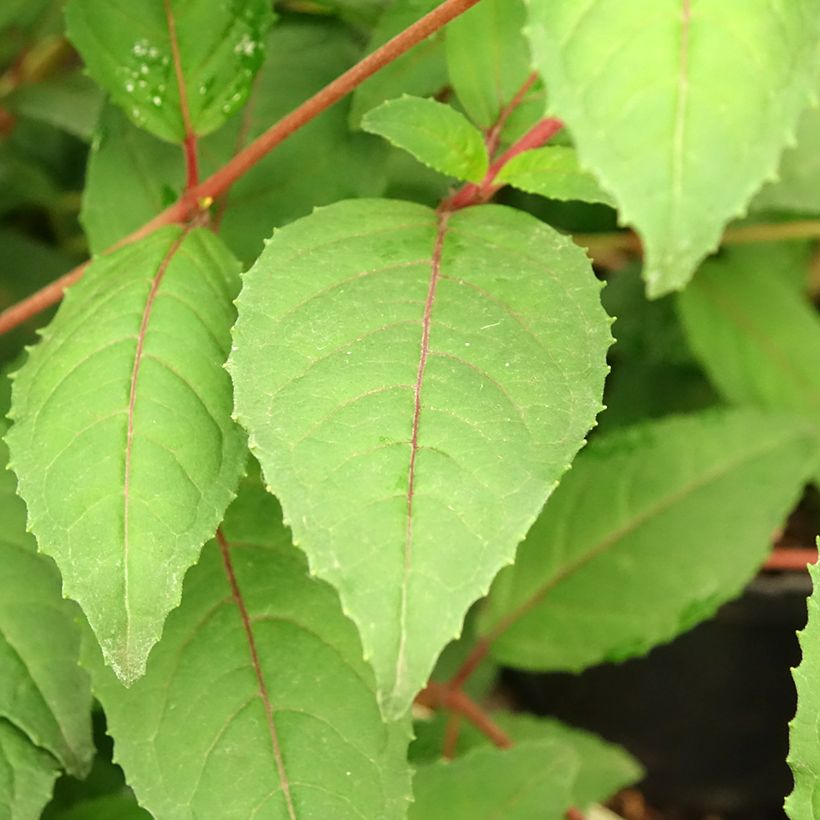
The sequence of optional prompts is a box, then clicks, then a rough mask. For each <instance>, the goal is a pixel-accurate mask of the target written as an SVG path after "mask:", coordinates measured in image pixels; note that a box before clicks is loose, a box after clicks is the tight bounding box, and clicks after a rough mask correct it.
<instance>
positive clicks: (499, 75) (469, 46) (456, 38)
mask: <svg viewBox="0 0 820 820" xmlns="http://www.w3.org/2000/svg"><path fill="white" fill-rule="evenodd" d="M526 19H527V15H526V9H525V8H524V3H523V2H522V0H482V2H481V3H479V4H478V5H477V6H474V7H473V8H471V9H470V10H469V11H468V12H466V13H465V14H462V15H461V16H459V17H457V18H456V19H455V20H453V21H452V22H451V23H450V24H449V25H448V26H447V33H446V44H447V71H448V74H449V76H450V83H451V85H452V86H453V89H454V90H455V92H456V96H457V97H458V101H459V102H460V103H461V104H462V105H463V106H464V110H465V111H466V112H467V114H468V116H469V117H470V119H472V121H473V122H474V123H476V125H478V126H480V127H481V128H489V127H490V126H492V125H495V123H496V121H497V120H498V117H499V115H500V114H501V111H502V110H503V109H504V108H505V107H506V106H507V105H508V104H509V103H510V102H512V100H513V98H514V97H515V95H516V94H517V93H518V91H519V89H520V88H521V86H522V85H523V84H524V83H525V82H526V80H527V77H528V76H529V74H530V73H531V72H532V68H531V66H530V51H529V46H528V44H527V40H526V38H525V37H524V34H523V33H522V31H521V30H522V28H523V27H524V23H525V22H526Z"/></svg>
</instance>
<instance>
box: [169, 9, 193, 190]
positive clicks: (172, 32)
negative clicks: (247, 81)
mask: <svg viewBox="0 0 820 820" xmlns="http://www.w3.org/2000/svg"><path fill="white" fill-rule="evenodd" d="M164 3H165V19H166V21H167V23H168V37H169V39H170V41H171V56H172V57H173V60H174V74H175V75H176V79H177V89H178V91H179V110H180V113H181V114H182V125H183V128H184V129H185V139H184V141H183V143H182V147H183V150H184V152H185V168H186V172H187V174H186V183H185V190H186V191H190V190H191V189H192V188H196V186H197V185H199V159H198V157H197V148H196V139H197V138H196V132H195V131H194V128H193V125H192V124H191V109H190V108H189V107H188V90H187V88H186V86H185V77H184V75H183V73H182V58H181V57H180V54H179V39H178V37H177V24H176V20H175V19H174V11H173V9H172V8H171V0H164Z"/></svg>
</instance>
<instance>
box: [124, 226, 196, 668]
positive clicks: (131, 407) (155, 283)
mask: <svg viewBox="0 0 820 820" xmlns="http://www.w3.org/2000/svg"><path fill="white" fill-rule="evenodd" d="M189 231H190V229H187V230H184V231H182V233H180V235H179V236H178V237H177V238H176V239H175V240H174V241H173V242H172V243H171V245H170V247H169V248H168V250H167V252H166V253H165V256H164V257H163V258H162V261H161V262H160V264H159V267H158V268H157V272H156V273H155V274H154V278H153V279H152V281H151V290H150V291H149V293H148V298H147V299H146V302H145V308H144V309H143V311H142V320H141V321H140V328H139V332H138V334H137V347H136V351H135V352H134V366H133V368H132V370H131V386H130V389H129V395H128V432H127V435H126V441H125V467H124V476H123V592H124V594H123V598H124V602H125V657H126V660H127V661H130V652H131V602H130V596H129V578H128V575H129V573H128V560H129V548H130V537H129V524H130V506H131V458H132V454H133V449H134V412H135V408H136V404H137V382H138V381H139V375H140V368H141V366H142V360H143V352H144V348H145V337H146V334H147V332H148V324H149V322H150V321H151V311H152V310H153V307H154V302H155V301H156V298H157V294H158V292H159V287H160V285H161V284H162V280H163V278H164V277H165V272H166V271H167V270H168V265H170V263H171V260H172V259H173V257H174V255H175V254H176V252H177V251H178V250H179V247H180V245H182V243H183V241H184V240H185V237H186V236H187V235H188V233H189Z"/></svg>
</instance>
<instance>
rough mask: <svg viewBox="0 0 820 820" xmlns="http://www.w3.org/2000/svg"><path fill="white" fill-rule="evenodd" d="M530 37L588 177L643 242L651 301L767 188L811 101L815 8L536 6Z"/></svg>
mask: <svg viewBox="0 0 820 820" xmlns="http://www.w3.org/2000/svg"><path fill="white" fill-rule="evenodd" d="M528 32H529V37H530V43H531V46H532V50H533V55H534V58H535V62H536V64H537V65H538V67H539V69H540V70H541V72H542V74H543V76H544V79H545V82H546V84H547V86H548V87H549V89H550V97H551V103H552V105H553V106H554V109H555V112H556V114H557V116H559V117H561V118H562V119H564V120H566V122H567V125H568V127H569V128H570V130H571V131H572V133H573V136H574V138H575V141H576V145H577V147H578V151H579V155H580V156H581V159H582V161H583V163H584V165H585V166H587V167H589V168H590V169H591V170H592V171H593V172H595V174H596V176H597V177H598V178H599V179H600V180H601V184H602V186H603V187H604V189H605V190H607V191H609V192H611V193H612V194H613V195H614V196H615V198H616V200H617V201H618V203H619V205H620V206H621V216H622V218H623V220H624V221H625V222H626V223H629V224H633V225H635V227H636V228H637V230H638V232H639V233H640V234H641V236H642V238H643V240H644V246H645V248H646V269H645V277H646V281H647V289H648V292H649V294H650V296H660V295H662V294H664V293H667V292H669V291H671V290H679V289H681V288H682V287H683V286H684V285H685V284H686V282H687V281H688V280H689V278H690V277H691V275H692V273H693V271H694V269H695V267H696V266H697V264H698V263H699V262H700V261H701V260H702V259H703V257H704V256H705V255H706V254H707V253H709V252H710V251H711V250H713V249H714V248H715V247H716V246H717V244H718V242H719V239H720V236H721V233H722V230H723V227H724V225H725V224H726V222H727V221H728V220H729V219H731V218H732V217H734V216H736V215H738V214H739V213H740V212H741V211H742V210H743V208H744V207H745V206H746V204H747V202H748V201H749V199H750V198H751V196H752V195H753V194H754V193H755V191H756V190H757V188H758V187H759V186H760V185H761V183H762V182H763V181H764V180H765V179H766V178H769V177H771V176H773V174H774V172H775V170H776V166H777V163H778V160H779V156H780V153H781V151H782V149H783V148H784V147H785V145H786V144H787V143H788V141H789V140H790V139H791V137H792V135H793V133H794V130H795V128H796V125H797V120H798V117H799V115H800V113H801V112H802V110H803V109H804V108H805V107H806V105H807V104H808V102H809V100H810V98H811V96H812V94H813V89H814V83H815V80H816V72H817V52H816V47H815V43H816V42H817V39H818V36H820V31H819V30H818V16H817V14H816V6H815V4H814V2H813V0H808V1H807V2H801V3H791V4H788V6H782V7H780V6H772V5H771V4H770V3H768V2H765V0H760V2H758V1H757V0H755V2H754V3H751V4H745V5H744V7H743V13H742V14H738V13H737V10H736V9H735V8H734V6H733V4H726V3H723V2H721V0H705V1H704V0H701V1H700V2H696V3H692V2H690V0H683V2H681V1H680V0H663V2H660V3H655V4H652V13H651V14H650V15H647V6H646V4H645V3H644V2H642V0H630V2H628V3H626V4H618V5H617V6H616V5H613V4H609V3H606V2H604V0H595V2H592V3H588V4H585V5H584V6H580V5H579V4H577V3H573V2H571V0H561V2H558V3H555V2H551V1H550V0H536V2H533V3H532V4H531V6H530V28H529V29H528ZM773 32H776V33H777V34H776V35H773ZM727 38H731V42H733V43H736V44H737V45H738V47H736V48H730V47H727V45H726V41H727ZM647 78H652V82H647ZM738 89H743V93H738ZM738 145H743V146H745V147H744V150H743V151H737V150H736V146H738ZM636 157H640V162H639V163H636V162H635V158H636ZM718 178H719V179H720V180H721V185H720V186H715V185H713V184H712V183H713V180H714V179H718Z"/></svg>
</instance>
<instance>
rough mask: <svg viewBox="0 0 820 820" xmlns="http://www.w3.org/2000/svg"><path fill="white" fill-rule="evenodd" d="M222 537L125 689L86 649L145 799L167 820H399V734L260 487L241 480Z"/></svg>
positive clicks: (402, 742) (405, 777)
mask: <svg viewBox="0 0 820 820" xmlns="http://www.w3.org/2000/svg"><path fill="white" fill-rule="evenodd" d="M222 531H223V533H224V535H223V541H222V544H221V545H220V544H219V543H217V542H211V543H209V544H208V545H207V546H206V547H205V549H204V550H203V552H202V557H201V559H200V561H199V563H198V564H197V565H196V566H195V567H194V568H193V569H192V570H191V571H190V572H189V573H188V575H187V576H186V579H185V589H184V593H183V597H182V604H181V606H180V607H179V608H178V609H177V610H175V611H174V612H172V613H171V615H170V616H169V618H168V622H167V624H166V627H165V631H164V633H163V638H162V642H161V643H159V644H158V645H157V647H156V648H155V649H154V651H153V652H152V653H151V657H150V659H149V661H148V669H147V672H146V674H145V676H144V677H143V678H142V679H141V680H139V681H137V683H135V684H134V685H133V686H132V687H130V688H128V689H126V688H124V687H123V686H122V685H121V684H120V683H119V682H118V681H117V680H116V679H115V677H114V676H113V675H112V674H111V672H110V670H108V669H106V668H105V667H104V666H103V664H102V662H101V660H100V658H99V652H98V650H97V649H96V647H95V646H94V644H93V641H91V640H89V641H88V643H87V646H86V648H87V650H88V652H87V654H86V657H85V661H86V662H87V664H88V666H89V668H90V669H91V670H92V676H93V681H94V691H95V694H96V695H97V696H98V697H99V699H100V700H101V702H102V704H103V706H104V708H105V712H106V716H107V718H108V731H109V733H110V734H111V735H112V737H113V738H114V741H115V757H116V760H117V762H118V763H119V764H120V765H121V766H122V767H123V769H124V771H125V774H126V778H127V780H128V783H129V784H130V785H131V787H132V788H133V789H134V791H135V793H136V795H137V797H138V799H139V801H140V803H141V804H142V805H143V806H145V807H146V808H148V809H149V810H150V811H151V812H152V813H153V814H154V815H155V816H156V817H161V818H164V820H182V818H185V820H189V818H193V817H220V818H225V820H232V818H233V819H235V820H246V818H248V817H258V818H260V819H261V818H266V820H279V819H280V818H281V820H294V818H297V817H298V818H309V817H316V818H334V820H337V818H338V820H361V818H363V817H368V818H370V817H373V818H376V817H378V818H384V820H399V818H401V817H404V814H405V812H406V807H407V801H408V799H409V793H410V783H409V770H408V767H407V763H406V753H407V743H408V740H409V726H408V725H407V723H404V722H402V723H394V724H385V723H383V722H382V720H381V715H380V712H379V708H378V704H377V702H376V697H375V682H374V679H373V673H372V670H370V669H369V668H368V666H367V665H366V664H365V663H364V661H363V660H362V650H361V644H360V642H359V639H358V636H357V634H356V630H355V628H354V627H353V625H352V624H351V623H350V622H349V621H348V620H347V619H346V618H345V617H344V616H343V614H342V612H341V609H340V607H339V601H338V597H337V596H336V594H335V592H334V591H333V590H332V589H331V588H330V587H329V586H327V585H326V584H324V583H321V582H317V581H315V580H313V579H311V578H309V576H308V574H307V567H306V564H305V560H304V556H302V554H301V553H300V552H299V551H298V550H295V549H294V548H293V545H292V543H291V541H290V535H289V533H288V531H287V530H286V529H285V527H284V526H283V525H282V520H281V512H280V510H279V508H278V504H277V503H276V502H275V501H274V499H272V498H271V497H270V496H269V495H268V494H267V493H266V492H265V491H264V489H263V488H262V487H261V485H259V484H256V486H254V485H253V484H252V483H251V481H250V480H248V481H247V482H246V483H245V486H244V487H243V488H242V489H241V490H240V494H239V497H238V498H237V500H236V501H235V502H234V504H233V505H232V506H231V508H230V509H229V510H228V514H227V517H226V521H225V524H224V526H223V529H222Z"/></svg>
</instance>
